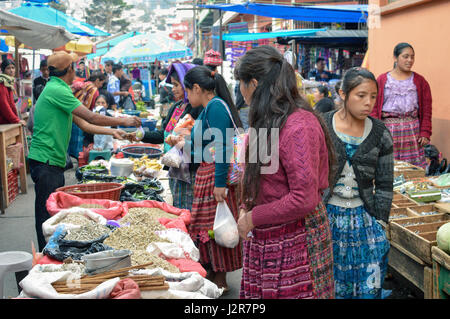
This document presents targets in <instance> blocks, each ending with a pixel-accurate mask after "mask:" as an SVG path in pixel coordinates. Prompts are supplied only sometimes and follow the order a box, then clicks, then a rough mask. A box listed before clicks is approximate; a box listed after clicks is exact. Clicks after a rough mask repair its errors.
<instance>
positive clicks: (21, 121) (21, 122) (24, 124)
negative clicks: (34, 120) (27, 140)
mask: <svg viewBox="0 0 450 319" xmlns="http://www.w3.org/2000/svg"><path fill="white" fill-rule="evenodd" d="M19 124H22V126H27V122H26V121H24V120H20V121H19Z"/></svg>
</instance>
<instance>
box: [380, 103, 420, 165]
mask: <svg viewBox="0 0 450 319" xmlns="http://www.w3.org/2000/svg"><path fill="white" fill-rule="evenodd" d="M381 117H382V120H383V122H384V124H385V125H386V127H387V128H388V129H389V131H390V132H391V134H392V139H393V140H394V158H395V159H396V160H399V161H404V162H408V163H411V164H413V165H416V166H419V167H422V168H426V166H427V163H426V160H425V152H424V149H423V147H421V146H420V145H419V143H418V142H417V139H418V138H419V132H420V122H419V118H418V113H417V110H416V111H414V112H410V113H408V114H405V115H403V116H399V115H398V114H397V113H389V112H382V114H381Z"/></svg>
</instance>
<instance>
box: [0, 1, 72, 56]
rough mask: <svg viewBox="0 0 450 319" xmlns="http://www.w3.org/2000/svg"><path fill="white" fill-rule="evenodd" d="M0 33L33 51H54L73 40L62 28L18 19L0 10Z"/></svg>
mask: <svg viewBox="0 0 450 319" xmlns="http://www.w3.org/2000/svg"><path fill="white" fill-rule="evenodd" d="M0 29H1V30H0V33H3V34H5V35H12V36H15V37H16V38H17V39H18V40H19V41H20V42H21V43H24V44H26V45H28V46H30V47H32V48H34V49H54V48H57V47H60V46H62V45H64V44H66V43H67V42H69V41H70V40H72V39H73V38H74V36H73V34H71V33H69V32H67V31H66V30H65V29H64V28H61V27H55V26H51V25H48V24H44V23H39V22H36V21H33V20H29V19H26V18H22V17H19V16H17V15H15V14H13V13H10V12H8V11H5V10H1V9H0Z"/></svg>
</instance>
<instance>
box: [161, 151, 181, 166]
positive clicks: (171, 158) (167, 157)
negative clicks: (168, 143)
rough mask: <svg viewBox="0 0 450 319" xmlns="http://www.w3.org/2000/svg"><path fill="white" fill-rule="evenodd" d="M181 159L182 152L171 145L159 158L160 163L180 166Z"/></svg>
mask: <svg viewBox="0 0 450 319" xmlns="http://www.w3.org/2000/svg"><path fill="white" fill-rule="evenodd" d="M182 161H183V153H182V152H181V150H179V149H178V148H176V146H174V147H172V148H171V149H170V150H169V151H168V152H167V153H166V154H164V156H163V157H162V158H161V164H163V165H166V166H168V167H175V168H180V165H181V162H182Z"/></svg>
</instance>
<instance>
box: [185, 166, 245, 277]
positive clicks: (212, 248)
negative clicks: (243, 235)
mask: <svg viewBox="0 0 450 319" xmlns="http://www.w3.org/2000/svg"><path fill="white" fill-rule="evenodd" d="M214 175H215V166H214V163H202V164H200V168H199V169H198V170H197V175H196V177H195V185H194V200H193V203H192V210H191V223H190V224H189V227H188V231H189V234H190V235H191V237H192V239H193V240H194V242H196V245H197V247H198V249H199V251H200V263H201V264H203V265H206V264H209V263H210V264H211V266H212V269H213V271H215V272H230V271H234V270H237V269H240V268H242V245H241V243H239V244H238V245H237V246H236V247H235V248H225V247H222V246H219V245H217V244H216V243H215V241H214V240H212V239H210V238H209V236H208V230H212V229H213V226H214V218H215V215H216V207H217V202H216V200H215V198H214V194H213V192H214V185H215V183H214ZM226 202H227V205H228V207H229V208H230V210H231V212H232V213H233V216H234V218H235V219H236V221H237V219H238V208H237V201H236V191H235V187H233V186H230V187H228V197H227V199H226Z"/></svg>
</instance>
